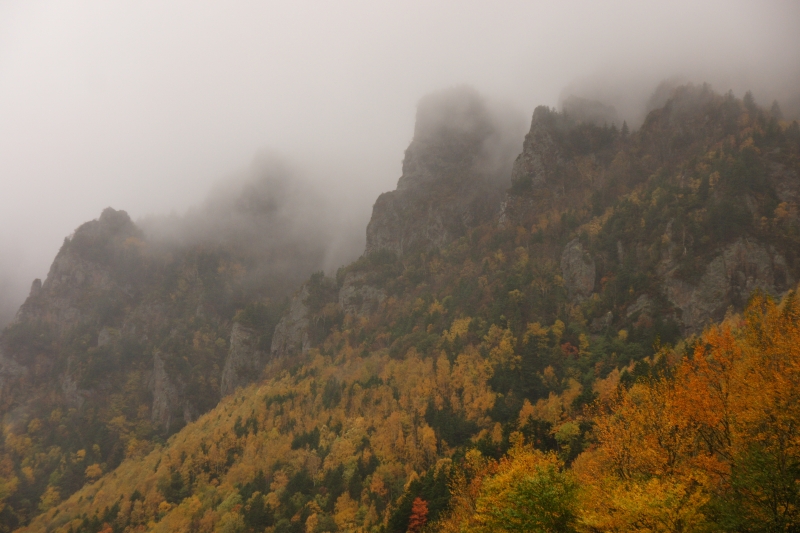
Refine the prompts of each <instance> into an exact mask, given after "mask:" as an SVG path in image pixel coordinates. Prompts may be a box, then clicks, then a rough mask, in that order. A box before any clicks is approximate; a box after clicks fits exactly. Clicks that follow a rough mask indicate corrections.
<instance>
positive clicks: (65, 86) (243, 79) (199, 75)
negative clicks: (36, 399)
mask: <svg viewBox="0 0 800 533" xmlns="http://www.w3.org/2000/svg"><path fill="white" fill-rule="evenodd" d="M653 4H654V2H641V1H628V2H623V1H603V2H532V1H528V2H488V1H487V2H465V1H463V0H462V1H457V2H456V1H454V2H432V1H403V2H394V3H391V4H390V3H388V2H376V1H363V2H341V1H337V2H321V1H320V2H300V1H292V2H282V3H278V2H205V1H197V0H192V1H168V2H164V1H163V0H159V1H130V2H125V1H115V2H103V1H97V2H69V1H63V2H37V1H32V0H25V1H19V2H13V1H11V2H10V1H3V2H0V308H3V305H5V308H4V309H0V323H4V322H5V321H7V319H8V317H9V312H8V311H7V309H8V308H9V305H10V304H11V305H12V306H16V305H18V304H19V303H20V302H21V300H22V299H23V298H24V296H25V294H26V292H27V288H28V286H29V284H30V281H31V280H32V279H33V278H35V277H44V276H45V275H46V273H47V269H48V267H49V264H50V261H51V260H52V258H53V256H54V255H55V253H56V252H57V250H58V247H59V246H60V244H61V241H62V240H63V238H64V237H65V236H66V235H68V234H70V233H71V232H72V230H74V229H75V228H76V227H77V226H78V225H79V224H81V223H82V222H84V221H86V220H89V219H92V218H96V217H97V216H98V215H99V214H100V211H101V210H102V209H103V208H104V207H107V206H112V207H115V208H117V209H125V210H127V211H128V212H129V213H130V214H131V215H132V216H133V217H134V218H139V217H141V216H145V215H148V214H153V213H168V212H170V211H172V210H175V211H177V212H182V211H184V210H185V209H186V208H187V207H189V206H190V205H193V204H196V203H198V202H199V201H201V200H202V198H203V197H204V196H205V195H206V194H207V193H208V191H209V190H210V188H211V184H212V183H213V182H215V181H217V180H219V179H220V178H224V177H225V176H226V175H229V174H231V173H233V172H235V171H237V170H238V169H241V168H244V167H247V166H248V165H249V164H250V162H251V160H252V159H253V157H254V155H255V154H256V153H257V152H258V151H259V150H262V149H269V150H275V151H278V152H280V153H282V154H284V155H285V156H286V157H287V158H289V159H290V160H292V161H293V162H294V163H295V164H296V165H297V166H299V167H300V168H302V169H303V170H304V172H305V174H306V175H308V176H309V177H310V179H311V180H312V181H313V182H314V183H315V184H316V186H317V187H319V189H320V190H321V191H324V193H325V195H326V196H327V197H328V198H331V199H334V200H335V201H337V202H338V203H339V205H340V206H341V207H342V209H341V212H342V216H343V217H344V218H345V219H347V220H349V224H350V225H349V226H348V227H350V228H354V230H355V231H360V232H362V233H363V230H364V227H365V226H366V222H367V220H368V217H369V214H370V210H371V206H372V203H373V201H374V199H375V198H376V197H377V195H378V194H379V193H380V192H382V191H385V190H390V189H393V188H394V186H395V184H396V181H397V178H398V177H399V175H400V162H401V160H402V156H403V150H404V149H405V148H406V146H407V144H408V142H409V141H410V138H411V134H412V132H413V119H414V111H415V104H416V102H417V100H418V99H419V98H420V97H421V96H423V95H424V94H426V93H428V92H430V91H433V90H438V89H442V88H445V87H448V86H452V85H457V84H470V85H473V86H474V87H475V88H477V89H478V90H479V91H481V92H482V93H484V94H487V95H490V96H493V97H496V98H499V99H502V100H504V101H506V102H507V103H509V104H511V105H513V106H515V107H516V108H517V109H519V110H520V113H524V114H525V115H526V116H528V117H529V116H530V113H531V112H532V110H533V108H534V107H535V106H536V105H539V104H548V105H553V106H555V105H557V104H558V101H559V97H560V96H561V93H562V90H563V89H564V88H565V87H567V86H572V87H573V88H575V90H576V91H577V92H581V91H583V92H584V93H587V94H586V95H589V96H591V94H588V93H592V94H599V95H602V96H605V97H607V98H609V99H611V100H614V99H617V100H618V101H620V102H621V101H622V97H623V96H625V95H626V94H627V93H628V91H630V92H631V94H633V93H635V97H636V98H639V100H637V102H638V101H643V99H644V98H645V97H646V94H645V92H646V91H648V90H651V89H652V88H653V87H654V86H655V83H656V82H657V81H659V80H660V79H661V78H665V77H668V76H672V75H676V74H680V75H682V76H684V77H685V78H686V79H689V80H694V81H704V80H708V81H710V82H712V84H713V85H714V86H715V88H716V89H718V90H723V91H724V90H727V89H729V88H730V89H733V90H734V92H736V93H737V94H739V95H741V93H742V92H743V91H744V90H745V89H747V88H752V89H754V91H755V93H756V99H757V100H758V101H759V102H760V103H762V104H768V103H769V102H765V101H764V100H765V99H769V100H770V102H771V99H772V98H774V97H778V98H782V99H786V100H787V101H789V100H791V98H796V96H797V94H798V93H800V89H797V88H798V87H800V85H798V81H800V78H799V77H798V73H800V67H799V66H800V32H798V23H800V4H799V3H797V2H788V1H784V2H780V1H774V2H765V1H760V2H736V1H731V0H727V1H710V2H698V1H697V0H692V1H683V0H681V1H675V0H673V1H669V2H662V3H659V4H658V5H653ZM787 87H788V89H787ZM626 88H630V89H626ZM617 105H619V103H618V104H617ZM637 105H638V104H637ZM620 107H621V108H622V107H624V106H622V105H620ZM620 110H621V111H622V112H623V113H627V114H628V115H631V118H633V116H632V115H634V114H635V112H636V110H635V109H633V107H632V108H631V110H629V109H620ZM521 142H522V139H520V145H521ZM4 302H5V304H4ZM9 302H10V304H9Z"/></svg>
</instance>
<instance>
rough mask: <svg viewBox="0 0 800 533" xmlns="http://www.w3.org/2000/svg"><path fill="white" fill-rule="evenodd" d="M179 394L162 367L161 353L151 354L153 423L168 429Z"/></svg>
mask: <svg viewBox="0 0 800 533" xmlns="http://www.w3.org/2000/svg"><path fill="white" fill-rule="evenodd" d="M179 401H180V396H179V393H178V389H177V387H176V386H175V385H173V383H172V381H171V380H170V379H169V376H168V375H167V372H166V370H165V369H164V360H163V359H162V358H161V354H159V353H158V352H156V353H155V354H154V355H153V407H152V409H151V417H152V420H153V423H154V424H156V425H158V426H160V427H163V428H166V429H167V431H169V428H170V426H171V425H172V421H173V415H174V414H175V411H176V408H177V406H178V402H179Z"/></svg>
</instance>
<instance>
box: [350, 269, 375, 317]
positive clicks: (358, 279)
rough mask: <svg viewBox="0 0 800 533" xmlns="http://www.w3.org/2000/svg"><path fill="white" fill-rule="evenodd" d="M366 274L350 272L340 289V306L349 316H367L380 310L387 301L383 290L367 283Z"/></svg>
mask: <svg viewBox="0 0 800 533" xmlns="http://www.w3.org/2000/svg"><path fill="white" fill-rule="evenodd" d="M365 277H366V276H365V274H363V273H358V272H348V273H347V275H346V276H345V278H344V283H342V288H341V289H339V306H341V308H342V311H344V312H345V314H348V315H354V316H367V315H370V314H372V313H374V312H376V311H377V310H378V308H379V307H380V305H381V303H382V302H383V301H384V300H385V299H386V292H385V291H384V290H383V289H379V288H377V287H373V286H371V285H369V284H367V283H366V279H365Z"/></svg>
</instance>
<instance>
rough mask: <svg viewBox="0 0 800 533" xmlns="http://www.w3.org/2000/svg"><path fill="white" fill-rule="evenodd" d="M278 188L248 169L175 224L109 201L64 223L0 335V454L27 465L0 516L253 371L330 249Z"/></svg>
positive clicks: (136, 448)
mask: <svg viewBox="0 0 800 533" xmlns="http://www.w3.org/2000/svg"><path fill="white" fill-rule="evenodd" d="M285 189H286V185H285V184H284V183H283V182H282V178H281V176H280V174H278V175H275V174H274V173H272V174H270V173H267V174H266V175H263V176H262V175H257V176H255V178H254V179H251V180H249V181H247V182H245V183H244V185H243V188H242V189H241V190H238V191H237V190H236V189H235V188H234V189H233V191H232V192H228V196H230V198H226V199H223V200H220V199H219V197H220V196H221V195H216V197H215V200H214V201H213V202H212V203H211V205H210V206H205V207H204V208H203V209H198V210H197V211H196V212H194V213H192V214H190V215H189V216H188V217H186V218H185V219H173V220H170V221H169V223H170V229H171V230H172V231H173V232H176V233H179V234H178V235H174V236H162V235H159V233H158V231H157V230H159V229H160V228H159V227H158V224H159V221H157V220H150V221H149V223H148V224H145V227H146V228H147V229H148V231H149V234H146V233H145V232H144V231H143V230H142V229H141V228H140V227H137V225H135V224H134V223H133V222H132V221H131V220H130V218H129V217H128V215H127V214H126V213H125V212H124V211H115V210H113V209H111V208H109V209H106V210H105V211H103V213H102V214H101V216H100V217H99V219H97V220H94V221H91V222H87V223H86V224H83V225H82V226H81V227H79V228H78V229H77V230H76V231H75V233H74V234H73V235H72V236H71V237H69V238H68V239H65V241H64V245H63V246H62V248H61V250H60V251H59V253H58V255H57V257H56V259H55V261H54V262H53V265H52V267H51V269H50V272H49V273H48V276H47V279H46V280H45V281H44V283H41V282H40V281H39V280H36V281H34V283H33V286H32V288H31V294H30V296H29V298H28V299H27V300H26V302H25V303H24V305H23V306H22V307H21V308H20V310H19V313H18V315H17V317H16V320H15V321H14V323H12V324H11V325H10V326H9V327H8V328H7V329H6V330H5V331H3V333H2V335H0V412H1V413H2V415H3V422H4V427H5V431H6V436H8V438H6V439H4V442H3V443H2V445H0V455H2V457H3V460H4V463H3V464H5V465H7V466H8V468H7V469H6V468H5V467H4V473H5V474H4V475H11V476H12V477H13V478H16V479H18V480H20V481H19V484H18V485H17V489H16V490H15V492H14V494H13V495H12V496H10V497H9V498H8V499H7V500H6V505H5V507H4V509H3V510H2V511H0V516H2V518H0V522H2V523H4V524H7V525H9V526H12V525H14V524H15V523H24V522H25V521H26V520H27V519H28V518H29V517H30V516H32V515H34V514H36V513H37V512H38V511H39V504H40V499H41V497H42V496H43V494H45V492H46V490H48V489H51V492H52V491H57V492H58V493H59V494H61V495H62V496H67V495H69V494H71V493H72V492H74V491H75V490H77V489H78V488H80V487H81V486H82V485H83V484H84V483H85V482H86V481H87V480H91V479H93V478H95V477H97V476H98V475H99V474H100V472H103V471H106V470H109V469H113V468H114V467H116V465H118V464H119V462H120V461H121V460H122V459H123V458H124V457H126V456H129V455H131V454H133V455H137V454H141V453H146V452H147V451H149V450H150V449H152V446H153V444H154V443H157V442H162V441H163V439H164V438H166V437H167V436H168V435H170V434H171V433H174V432H175V431H177V430H178V429H180V428H181V427H182V426H183V425H185V424H186V423H187V422H190V421H192V420H194V419H196V418H197V417H198V416H199V415H200V414H202V413H204V412H206V411H208V410H209V409H211V408H212V407H214V406H215V405H216V404H217V403H218V401H219V399H220V398H221V397H222V396H224V395H225V394H229V393H230V392H232V391H233V390H234V389H235V388H236V387H237V386H241V385H243V384H247V383H250V382H252V381H253V380H256V379H258V378H259V376H260V372H261V370H262V368H263V366H264V363H265V361H266V359H267V358H268V356H269V353H270V349H269V348H270V344H271V338H272V332H273V330H274V327H275V324H276V323H277V322H278V320H279V319H280V316H281V312H282V310H283V307H284V306H285V301H286V298H287V297H288V296H290V295H291V290H292V287H293V286H297V285H299V284H300V283H301V281H302V280H303V279H305V278H307V276H308V275H309V274H310V273H311V272H313V271H314V270H315V269H318V268H320V266H321V264H322V259H323V255H324V248H323V247H322V246H320V244H319V242H318V241H317V239H318V238H319V233H318V232H311V233H310V234H309V236H308V238H305V239H304V238H302V236H298V235H293V234H292V232H293V231H294V230H295V228H294V227H293V226H292V224H291V220H287V219H288V218H289V217H291V216H293V215H294V218H299V217H298V216H297V213H294V214H292V213H288V214H287V213H285V211H286V204H287V200H286V198H285V197H286V195H287V193H286V191H285ZM237 194H238V195H239V196H238V197H237ZM197 219H202V220H203V223H200V222H199V221H198V220H197ZM160 223H161V224H162V225H163V224H164V222H160ZM209 226H213V227H209ZM190 230H191V231H193V232H194V234H192V233H189V231H190ZM181 232H182V233H181ZM226 232H228V233H235V234H236V235H235V236H231V235H228V234H226ZM281 232H283V234H281ZM242 239H244V241H246V242H243V240H242ZM259 244H268V245H269V246H267V248H268V249H267V250H263V249H261V247H260V246H259ZM270 254H272V255H270ZM273 256H276V257H273ZM15 434H16V435H24V439H23V440H22V441H14V438H13V435H15ZM76 454H80V457H81V461H78V462H76V460H75V457H77V456H76ZM90 465H96V468H95V469H94V470H92V471H91V472H88V473H87V470H86V469H87V467H88V466H90Z"/></svg>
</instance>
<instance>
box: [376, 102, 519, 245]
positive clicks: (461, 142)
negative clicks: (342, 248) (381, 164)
mask: <svg viewBox="0 0 800 533" xmlns="http://www.w3.org/2000/svg"><path fill="white" fill-rule="evenodd" d="M515 129H516V125H515V124H514V123H513V121H510V122H509V121H508V120H507V119H506V118H504V117H503V116H502V115H501V114H500V113H499V112H497V111H496V110H494V109H493V108H492V106H491V105H490V104H489V103H488V102H487V101H486V100H485V99H483V98H482V97H481V96H480V95H479V94H478V93H477V92H475V91H474V90H472V89H469V88H465V87H460V88H456V89H450V90H447V91H443V92H441V93H436V94H432V95H429V96H427V97H425V98H423V99H422V100H421V101H420V102H419V105H418V108H417V116H416V125H415V128H414V138H413V139H412V141H411V144H410V145H409V147H408V149H406V153H405V157H404V158H403V174H402V176H400V179H399V180H398V182H397V189H396V190H395V191H392V192H387V193H384V194H382V195H380V196H379V197H378V199H377V201H376V202H375V206H374V207H373V211H372V218H371V220H370V222H369V225H368V226H367V246H366V253H368V254H369V253H371V252H374V251H377V250H381V249H386V250H391V251H393V252H395V253H396V254H398V255H402V254H404V253H406V252H408V251H409V250H412V249H424V248H429V247H433V248H438V247H441V246H442V245H443V244H446V243H448V242H450V241H452V240H453V239H455V238H458V237H460V236H462V235H464V234H465V233H466V231H467V229H468V228H471V227H475V226H477V225H479V224H482V223H485V222H487V221H489V220H491V219H492V217H493V216H494V215H495V214H496V212H497V209H498V208H499V206H500V201H501V199H502V194H503V191H504V190H505V188H506V187H507V186H508V171H509V165H510V162H511V161H512V159H513V156H514V152H515V151H516V149H515V147H514V145H515V144H516V140H514V141H511V138H513V133H512V132H513V131H515Z"/></svg>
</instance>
